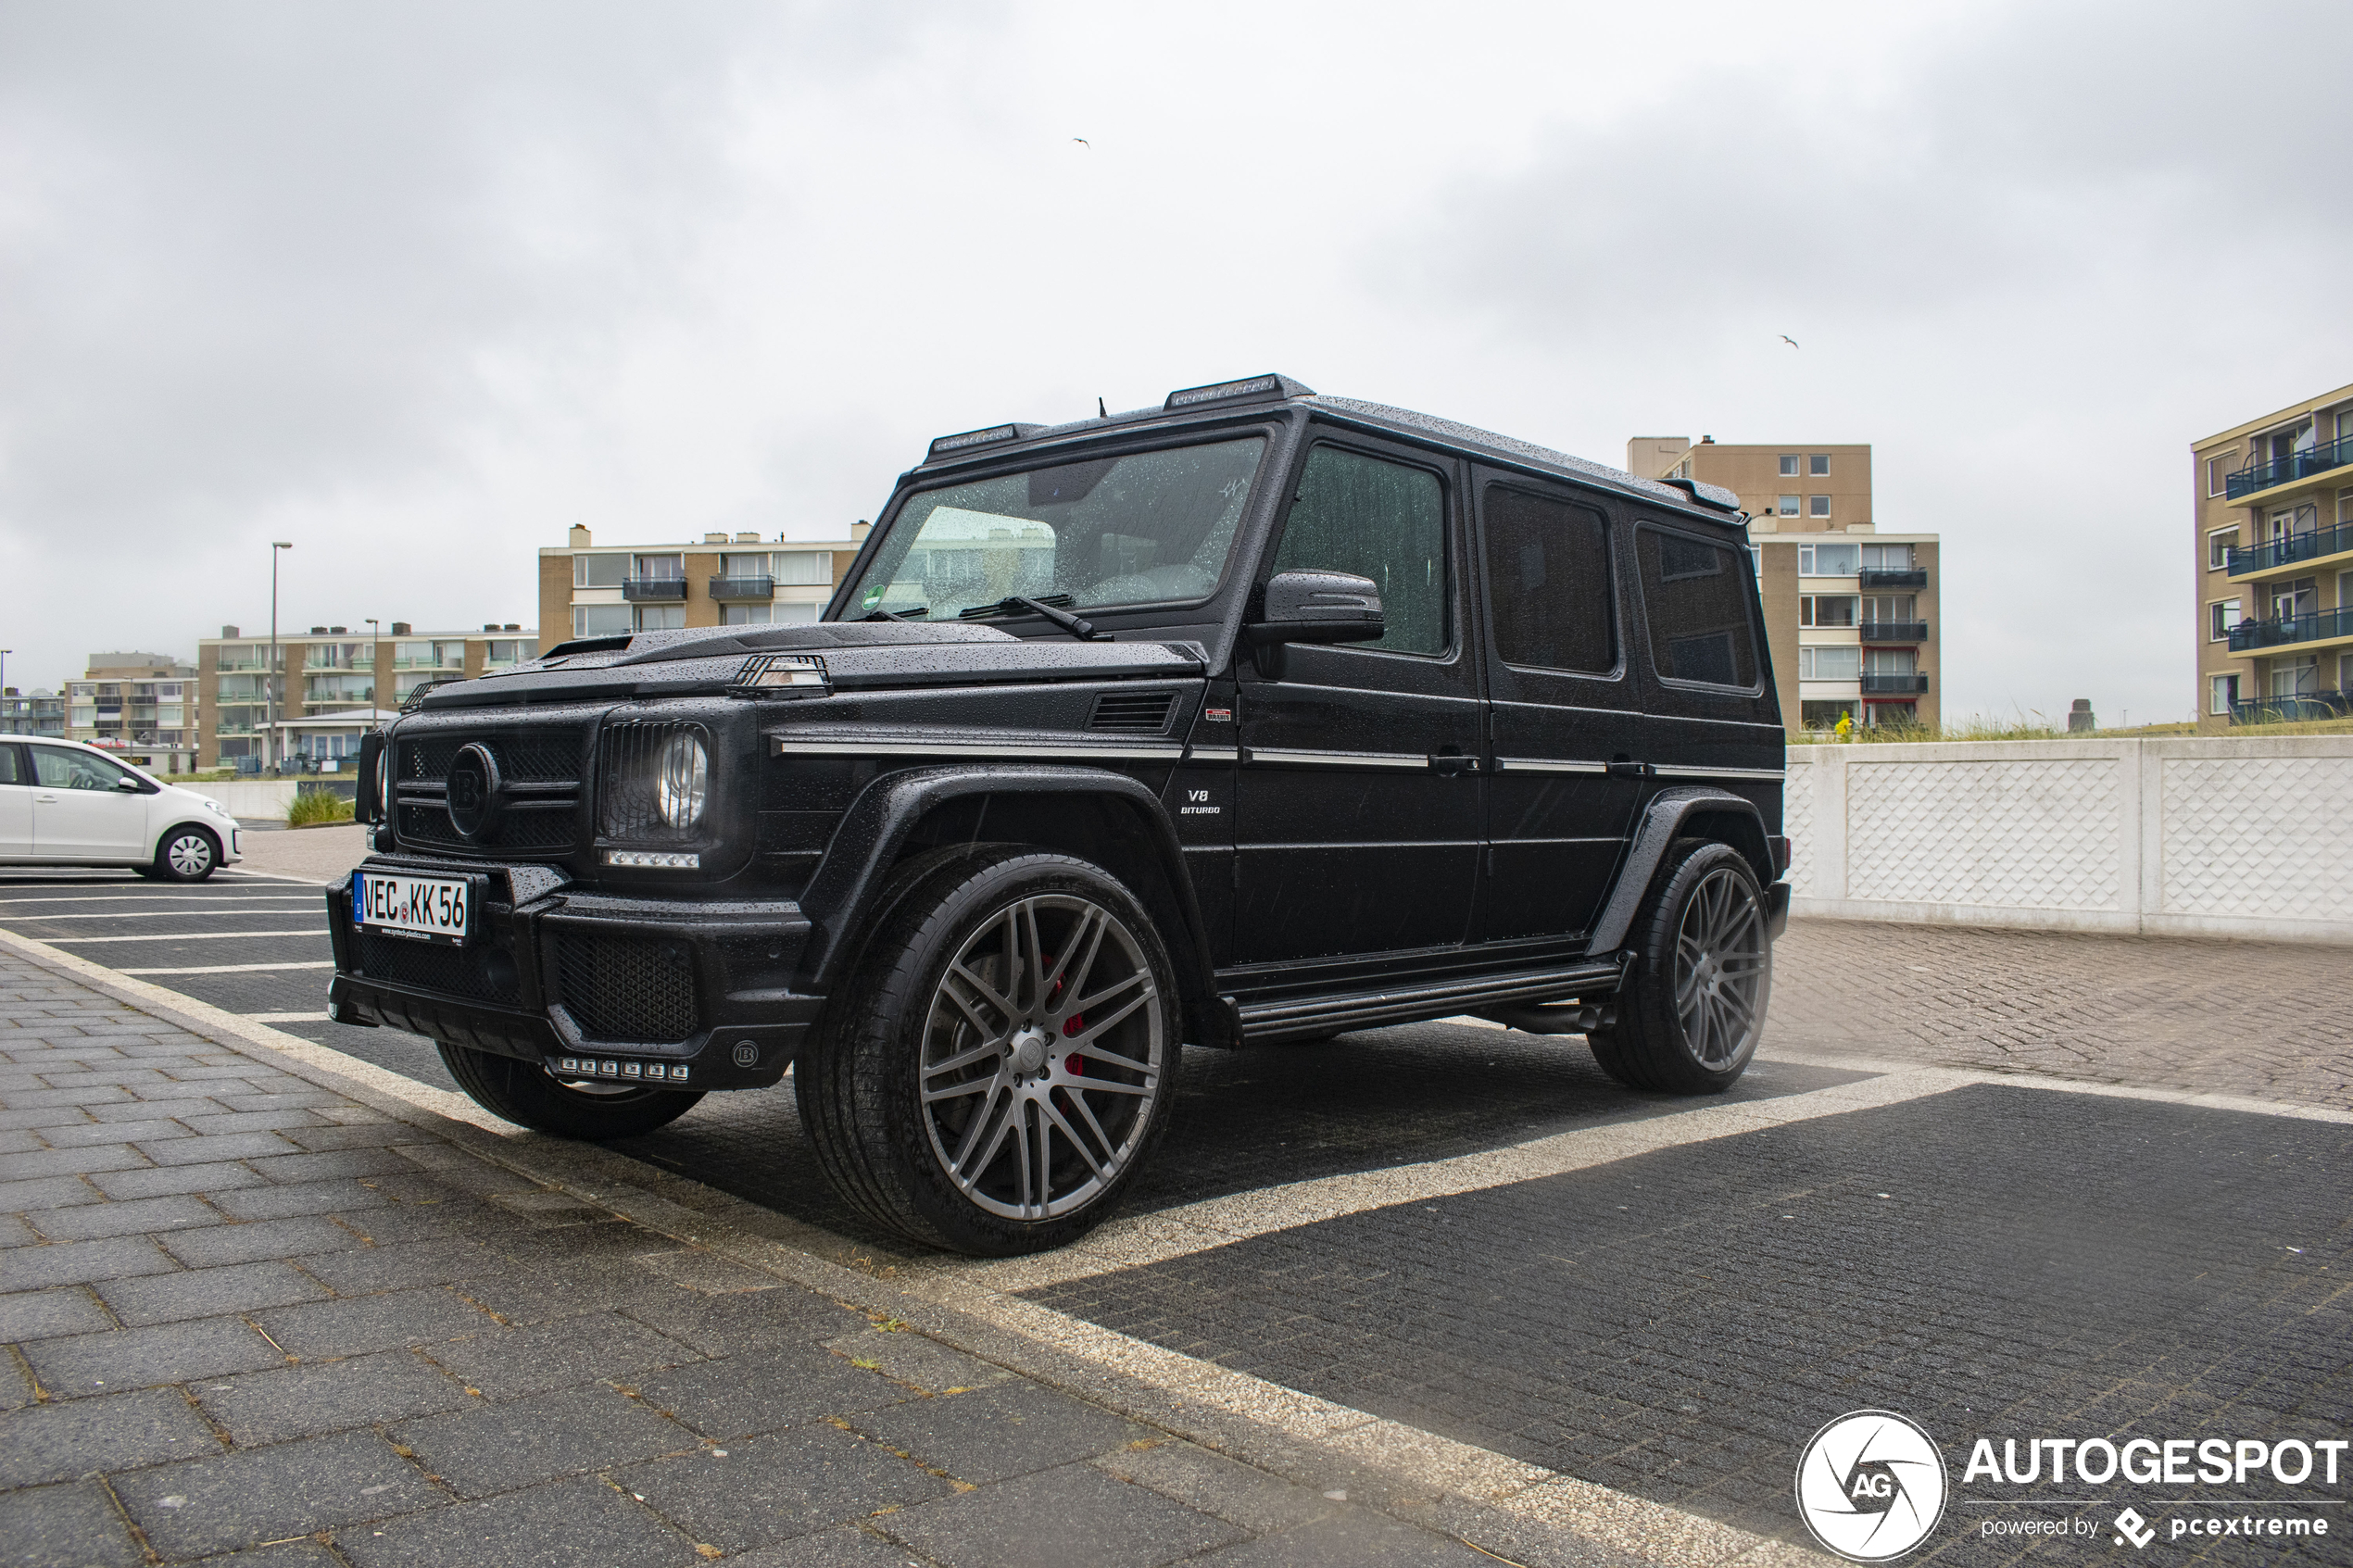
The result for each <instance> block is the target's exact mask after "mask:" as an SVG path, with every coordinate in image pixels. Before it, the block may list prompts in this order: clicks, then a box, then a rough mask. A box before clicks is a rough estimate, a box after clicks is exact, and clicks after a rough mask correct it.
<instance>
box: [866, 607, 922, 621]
mask: <svg viewBox="0 0 2353 1568" xmlns="http://www.w3.org/2000/svg"><path fill="white" fill-rule="evenodd" d="M930 613H931V611H930V610H928V609H926V608H924V607H923V606H922V605H916V606H914V607H913V608H910V609H870V610H868V611H867V612H866V613H865V614H863V615H862V616H860V617H859V618H858V619H859V620H861V621H913V620H916V619H918V618H920V617H923V616H926V615H929V614H930Z"/></svg>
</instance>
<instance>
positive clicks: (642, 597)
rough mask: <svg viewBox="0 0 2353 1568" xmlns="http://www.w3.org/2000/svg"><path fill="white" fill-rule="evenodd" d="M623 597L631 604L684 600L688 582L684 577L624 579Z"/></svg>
mask: <svg viewBox="0 0 2353 1568" xmlns="http://www.w3.org/2000/svg"><path fill="white" fill-rule="evenodd" d="M621 596H622V597H623V598H624V599H626V600H628V601H629V602H630V603H631V604H645V603H648V602H649V601H651V602H657V603H658V602H660V601H662V600H665V599H683V598H685V597H686V579H685V578H683V577H624V578H623V579H622V580H621Z"/></svg>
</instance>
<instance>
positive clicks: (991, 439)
mask: <svg viewBox="0 0 2353 1568" xmlns="http://www.w3.org/2000/svg"><path fill="white" fill-rule="evenodd" d="M1045 428H1046V427H1045V426H1044V425H1026V424H1018V423H1016V424H1001V425H990V426H989V427H988V429H986V430H968V431H964V432H963V433H960V434H956V435H943V436H941V437H940V438H939V439H938V440H937V441H935V442H933V443H932V444H931V456H932V457H933V458H945V457H947V456H948V455H949V454H950V453H951V452H963V451H969V450H970V449H971V448H973V447H975V446H993V445H996V444H997V443H998V442H1000V441H1019V440H1020V439H1021V438H1022V437H1023V436H1025V435H1035V434H1036V433H1038V432H1039V431H1041V430H1044V429H1045Z"/></svg>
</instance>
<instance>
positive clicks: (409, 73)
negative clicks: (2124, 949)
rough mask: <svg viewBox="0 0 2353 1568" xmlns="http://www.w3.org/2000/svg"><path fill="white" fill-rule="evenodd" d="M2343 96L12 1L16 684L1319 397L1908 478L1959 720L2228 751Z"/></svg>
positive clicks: (2130, 21)
mask: <svg viewBox="0 0 2353 1568" xmlns="http://www.w3.org/2000/svg"><path fill="white" fill-rule="evenodd" d="M2348 72H2353V7H2348V6H2346V5H2344V4H2343V3H2342V0H2315V3H2313V4H2309V5H2299V4H2261V3H2257V4H2243V5H2240V6H2233V7H2232V8H2230V9H2229V10H2228V11H2227V12H2218V11H2215V10H2213V9H2212V8H2210V7H2197V8H2192V7H2190V6H2181V5H2167V4H2138V5H2129V6H2128V5H2107V6H2089V5H2070V4H2064V3H2057V0H2040V3H2038V4H2034V5H2022V4H2021V5H2002V4H1989V3H1984V0H1979V3H1975V4H1969V5H1956V4H1949V3H1945V0H1914V3H1912V4H1909V5H1906V6H1888V5H1885V4H1857V5H1843V4H1820V5H1811V6H1779V7H1775V6H1757V5H1755V4H1753V3H1737V4H1716V3H1711V0H1700V3H1691V4H1685V5H1683V6H1678V7H1673V8H1671V9H1670V8H1662V7H1650V6H1626V5H1623V4H1618V5H1612V6H1570V5H1550V6H1529V7H1525V8H1506V7H1500V6H1499V7H1491V8H1479V7H1473V6H1464V7H1432V6H1427V5H1421V6H1386V5H1380V4H1374V3H1369V0H1354V3H1352V4H1349V5H1345V6H1337V5H1335V6H1306V5H1267V4H1265V3H1263V0H1262V3H1260V4H1255V5H1251V6H1217V5H1207V4H1194V5H1190V6H1181V7H1179V6H1109V5H1103V4H1100V3H1099V4H1092V5H1087V6H1076V5H1073V6H1048V5H1002V6H984V5H975V4H956V5H937V6H925V5H898V6H893V5H887V4H877V3H875V0H865V3H862V4H857V5H844V6H790V5H784V4H773V3H772V4H761V5H743V6H737V5H728V4H722V3H717V0H698V3H697V4H694V5H689V6H650V5H636V6H618V5H598V4H587V3H584V0H562V3H560V4H523V3H518V0H498V3H497V4H495V5H488V6H485V5H480V4H467V5H429V4H418V3H414V0H411V3H409V4H404V5H402V6H359V5H356V4H335V3H331V0H299V3H288V4H261V3H251V4H236V5H229V4H204V3H183V4H165V3H162V0H154V3H150V4H145V5H115V4H105V3H100V0H73V3H71V4H66V3H61V0H38V3H35V0H0V577H4V578H5V581H6V593H5V595H0V646H10V647H13V648H14V649H15V650H16V651H15V652H14V653H13V654H11V655H10V656H9V657H8V659H7V681H8V683H9V684H13V685H18V686H20V687H26V688H30V687H32V686H35V685H54V684H56V683H57V681H59V680H61V679H63V678H65V677H66V676H68V675H69V674H71V673H75V672H78V671H80V670H81V668H82V659H83V658H84V657H85V656H86V655H87V654H88V653H89V652H91V651H93V650H96V649H111V648H117V647H139V648H144V649H155V650H157V651H162V652H167V653H174V654H179V655H182V656H187V655H190V654H192V653H193V652H194V648H195V639H196V638H197V637H198V636H201V635H206V634H209V633H217V632H218V630H219V628H220V624H221V623H222V622H224V621H233V622H237V623H240V624H242V625H243V626H244V627H245V628H246V629H247V630H248V631H252V630H254V629H256V628H258V627H261V626H263V625H264V624H266V622H267V620H268V615H269V597H268V595H269V566H270V561H269V557H270V549H269V545H268V541H270V540H271V539H272V538H278V539H291V540H293V541H295V544H296V548H295V550H294V551H293V552H292V554H291V555H290V556H289V557H287V558H286V559H285V561H284V577H283V586H282V596H281V612H280V618H281V622H282V624H283V625H287V626H296V627H307V626H308V625H311V624H313V623H321V622H332V623H336V624H346V625H359V624H360V623H362V622H363V621H364V620H365V618H366V617H368V616H371V615H373V616H376V617H378V618H379V619H380V620H383V621H392V620H394V619H400V620H404V621H414V622H417V623H419V624H420V625H424V624H431V625H434V626H440V627H455V626H465V625H469V624H474V625H478V624H480V623H481V622H483V621H523V622H525V623H529V622H530V621H533V620H534V619H535V614H536V604H535V576H534V568H533V555H532V552H533V551H534V550H535V548H537V547H538V546H543V545H552V544H558V543H560V542H561V541H562V539H563V537H564V530H565V528H566V526H567V525H569V524H572V523H575V522H577V523H585V524H587V525H588V526H589V527H591V528H593V529H595V530H597V532H598V538H599V539H600V540H605V541H610V542H614V543H624V542H632V541H638V540H648V539H656V538H668V539H676V538H680V537H691V536H697V535H699V534H700V533H702V532H703V531H704V530H706V529H726V530H730V531H734V530H737V529H759V530H761V531H762V532H763V533H767V534H770V535H774V533H777V532H779V531H783V532H786V533H792V534H794V535H795V536H799V537H823V536H837V535H839V534H840V533H842V531H843V530H844V529H845V528H846V526H847V525H848V524H849V522H851V521H854V520H856V519H858V518H862V517H870V516H872V515H873V514H874V511H875V508H876V507H877V506H878V505H879V504H880V503H881V501H882V499H883V497H884V496H885V495H887V491H888V488H889V485H890V481H891V479H892V477H893V476H894V475H895V474H896V473H897V472H898V471H899V470H900V469H902V468H904V467H905V466H906V465H907V464H909V463H911V462H912V461H914V460H915V459H916V458H918V457H919V456H920V454H921V451H922V448H923V445H924V443H925V441H926V440H928V439H929V438H930V437H931V436H932V435H935V434H937V433H941V432H945V431H952V430H963V429H967V428H970V427H972V426H974V425H978V424H985V423H989V422H992V421H994V420H1000V419H1006V418H1023V419H1037V420H1062V419H1070V418H1076V417H1079V416H1081V415H1083V414H1088V413H1091V412H1092V411H1093V409H1094V404H1095V399H1096V397H1097V396H1098V395H1101V396H1102V397H1104V398H1105V399H1106V400H1107V401H1108V402H1109V403H1110V405H1111V407H1113V408H1132V407H1136V406H1139V405H1141V404H1144V403H1149V402H1157V401H1158V400H1159V398H1160V397H1161V396H1162V395H1164V393H1165V392H1166V391H1167V390H1168V389H1169V388H1171V387H1175V386H1182V385H1187V384H1191V383H1201V382H1206V381H1214V380H1219V379H1223V378H1227V377H1230V376H1237V375H1244V374H1250V373H1252V372H1256V371H1260V370H1283V371H1286V372H1288V373H1290V374H1291V375H1293V376H1296V377H1298V378H1300V379H1301V380H1302V381H1305V382H1306V383H1309V384H1310V385H1313V386H1315V387H1316V388H1317V389H1318V390H1321V391H1327V392H1335V393H1341V394H1346V395H1354V396H1361V397H1368V398H1374V399H1378V400H1380V401H1384V402H1390V403H1397V404H1403V405H1405V406H1407V407H1411V408H1423V409H1427V410H1428V411H1430V412H1433V413H1438V414H1442V415H1446V416H1449V417H1452V418H1455V419H1460V420H1467V421H1469V422H1472V423H1476V424H1482V425H1486V426H1488V427H1491V428H1492V429H1495V430H1498V431H1502V432H1504V433H1509V434H1512V435H1516V436H1520V437H1523V438H1526V439H1529V440H1534V441H1540V442H1543V443H1546V444H1549V445H1557V446H1560V447H1564V448H1566V449H1567V450H1568V451H1571V452H1575V453H1578V454H1580V455H1582V456H1585V457H1589V458H1597V459H1599V460H1602V461H1604V462H1608V463H1611V464H1617V463H1620V462H1622V461H1624V452H1625V442H1626V439H1627V437H1628V436H1629V435H1633V434H1638V433H1639V434H1678V433H1680V434H1688V435H1692V436H1694V437H1696V436H1698V435H1700V434H1702V433H1707V434H1712V435H1714V436H1715V437H1716V438H1717V439H1718V440H1719V441H1726V442H1768V443H1775V444H1781V443H1786V444H1788V445H1792V446H1793V447H1794V446H1800V445H1811V444H1817V443H1825V442H1850V441H1861V442H1869V443H1871V444H1872V445H1873V447H1874V448H1875V451H1874V459H1875V478H1876V490H1877V494H1876V497H1875V501H1876V511H1877V514H1878V521H1879V523H1880V525H1881V527H1882V528H1886V529H1891V530H1892V529H1906V530H1930V531H1935V532H1938V533H1942V534H1943V535H1944V556H1943V561H1944V669H1945V671H1946V674H1945V683H1944V710H1945V713H1946V715H1947V716H1948V718H1952V717H1957V716H1959V715H1961V714H1965V713H1969V712H1972V711H1982V712H1989V713H2002V714H2007V713H2009V712H2011V711H2012V710H2013V709H2024V710H2030V711H2032V710H2040V711H2042V712H2045V713H2049V714H2056V713H2060V712H2063V711H2064V710H2065V709H2066V707H2067V704H2068V701H2069V699H2070V698H2071V697H2076V696H2088V697H2091V698H2092V699H2093V701H2094V702H2095V705H2096V707H2097V709H2098V710H2099V712H2100V714H2101V716H2102V718H2103V719H2105V720H2107V721H2109V722H2118V721H2121V720H2122V719H2123V718H2124V716H2125V712H2126V710H2127V709H2129V710H2130V714H2131V717H2132V719H2133V721H2135V722H2145V721H2149V720H2153V719H2159V718H2182V717H2185V716H2187V714H2188V712H2189V710H2190V708H2191V705H2192V703H2193V702H2194V700H2195V696H2196V694H2195V691H2194V689H2193V687H2194V679H2193V663H2192V646H2191V641H2190V639H2191V635H2192V622H2193V597H2194V588H2193V585H2192V581H2191V577H2192V573H2191V562H2192V555H2193V546H2192V545H2191V543H2190V535H2191V519H2190V511H2189V508H2190V505H2191V501H2190V483H2191V478H2190V474H2191V470H2190V459H2189V455H2188V444H2189V443H2190V442H2191V441H2192V440H2194V439H2196V438H2197V437H2200V436H2203V435H2206V434H2208V433H2212V432H2214V431H2217V430H2220V429H2223V428H2226V427H2228V426H2230V425H2232V424H2235V423H2237V422H2239V421H2241V420H2246V419H2249V418H2253V417H2255V416H2257V415H2259V414H2262V413H2265V412H2268V411H2269V410H2271V409H2272V408H2277V407H2279V406H2281V405H2283V404H2285V403H2288V402H2291V401H2294V400H2296V399H2298V398H2302V397H2306V396H2309V395H2312V394H2314V393H2317V392H2319V391H2322V390H2324V389H2326V388H2328V387H2332V386H2335V385H2339V384H2343V383H2347V382H2353V175H2349V174H2348V171H2353V121H2349V120H2348V117H2347V109H2346V104H2347V97H2346V85H2345V84H2346V82H2347V79H2348ZM1076 137H1085V138H1087V139H1088V142H1090V143H1091V144H1092V145H1091V147H1089V146H1087V145H1082V144H1079V143H1078V142H1076V141H1075V140H1073V138H1076ZM1783 333H1786V334H1788V335H1789V336H1791V337H1793V338H1795V339H1796V340H1797V341H1798V342H1799V343H1800V344H1802V345H1804V346H1803V347H1802V348H1800V349H1796V350H1793V349H1791V348H1790V347H1789V346H1788V345H1785V344H1783V343H1782V342H1781V341H1780V339H1781V334H1783Z"/></svg>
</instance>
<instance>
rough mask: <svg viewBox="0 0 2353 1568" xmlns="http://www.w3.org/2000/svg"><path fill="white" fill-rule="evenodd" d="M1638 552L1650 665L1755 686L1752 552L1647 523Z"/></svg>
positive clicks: (1671, 673)
mask: <svg viewBox="0 0 2353 1568" xmlns="http://www.w3.org/2000/svg"><path fill="white" fill-rule="evenodd" d="M1634 556H1635V561H1636V565H1637V570H1638V571H1639V572H1640V574H1641V577H1642V605H1643V609H1644V612H1645V613H1644V619H1645V620H1646V621H1648V622H1649V626H1650V644H1651V664H1652V667H1653V668H1654V669H1655V670H1656V671H1658V674H1659V676H1660V677H1661V678H1662V679H1664V680H1669V681H1689V682H1691V683H1692V684H1698V685H1709V686H1730V687H1737V688H1740V689H1743V690H1748V689H1753V688H1754V687H1755V684H1756V629H1755V622H1754V621H1753V619H1752V618H1751V616H1750V613H1749V603H1748V601H1749V573H1748V553H1747V552H1746V551H1744V550H1736V549H1734V548H1732V547H1731V546H1729V545H1718V544H1716V543H1714V542H1713V541H1710V540H1705V539H1696V538H1693V537H1692V536H1691V535H1690V534H1687V533H1668V532H1667V530H1665V529H1661V528H1654V527H1650V526H1647V525H1645V526H1643V527H1642V528H1640V529H1637V530H1636V531H1635V535H1634Z"/></svg>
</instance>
